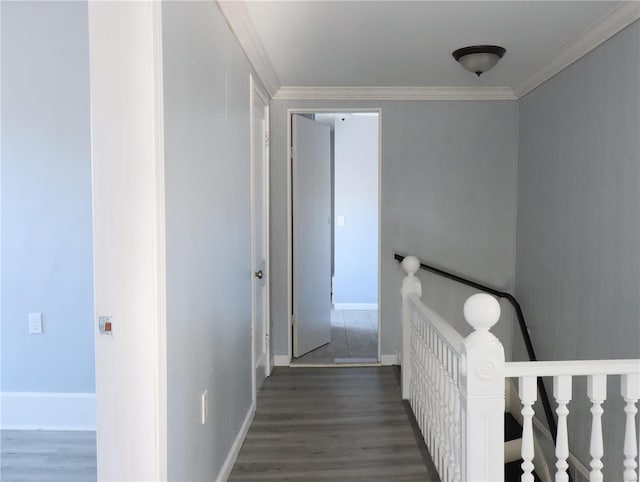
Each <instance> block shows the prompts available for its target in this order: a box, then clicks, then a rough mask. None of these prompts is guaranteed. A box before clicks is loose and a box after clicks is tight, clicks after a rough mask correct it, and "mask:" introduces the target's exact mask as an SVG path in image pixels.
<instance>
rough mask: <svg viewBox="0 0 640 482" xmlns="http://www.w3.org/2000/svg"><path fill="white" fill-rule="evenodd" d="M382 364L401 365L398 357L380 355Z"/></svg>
mask: <svg viewBox="0 0 640 482" xmlns="http://www.w3.org/2000/svg"><path fill="white" fill-rule="evenodd" d="M380 364H381V365H383V366H387V365H399V364H400V363H398V355H380Z"/></svg>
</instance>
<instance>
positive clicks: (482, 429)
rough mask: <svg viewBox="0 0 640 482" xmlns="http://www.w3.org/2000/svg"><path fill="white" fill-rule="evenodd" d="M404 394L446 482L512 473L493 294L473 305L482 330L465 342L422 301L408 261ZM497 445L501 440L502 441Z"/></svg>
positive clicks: (470, 317)
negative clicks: (507, 451)
mask: <svg viewBox="0 0 640 482" xmlns="http://www.w3.org/2000/svg"><path fill="white" fill-rule="evenodd" d="M402 266H403V268H404V269H405V271H406V272H407V276H406V277H405V278H404V280H403V281H402V295H403V339H402V347H403V348H402V396H403V398H404V399H405V400H408V401H409V403H410V404H411V407H412V409H413V412H414V414H415V416H416V420H417V421H418V425H419V426H420V430H421V431H422V435H423V437H424V440H425V443H426V445H427V447H428V449H429V451H430V453H431V456H432V458H433V460H434V464H435V465H436V468H437V470H438V473H439V474H440V478H441V479H442V480H443V481H462V480H465V481H478V482H480V481H482V482H487V481H493V480H502V478H503V471H504V448H503V432H504V349H503V347H502V344H501V343H500V341H499V340H498V339H497V338H496V337H495V336H494V335H493V334H491V333H490V332H489V329H490V328H491V327H492V326H493V325H495V324H496V323H497V321H498V319H499V318H500V305H499V304H498V302H497V301H496V299H495V298H493V297H492V296H490V295H486V294H478V295H474V296H472V297H471V298H469V299H468V300H467V302H466V303H465V307H464V314H465V318H466V320H467V322H468V323H469V324H470V325H471V326H472V327H473V328H474V330H475V331H474V332H473V333H472V334H471V335H469V336H468V337H467V338H463V337H462V336H461V335H460V334H459V333H458V332H457V331H456V330H455V329H454V328H453V327H452V326H451V325H450V324H449V323H447V322H446V321H445V320H444V319H443V318H442V317H441V316H440V315H438V314H437V313H435V312H434V311H432V310H431V309H429V308H428V307H426V306H425V305H424V304H423V303H422V302H421V301H420V297H421V295H422V285H421V283H420V280H419V279H418V278H417V277H416V276H415V273H416V272H417V271H418V269H419V268H420V262H419V261H418V259H417V258H415V257H413V256H408V257H406V258H405V259H404V260H403V261H402ZM496 440H497V441H498V443H496Z"/></svg>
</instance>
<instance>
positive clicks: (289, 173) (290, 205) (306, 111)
mask: <svg viewBox="0 0 640 482" xmlns="http://www.w3.org/2000/svg"><path fill="white" fill-rule="evenodd" d="M369 112H374V113H377V114H378V310H379V311H378V361H380V350H381V346H382V342H381V340H382V331H381V330H380V327H381V326H382V325H381V323H382V317H381V316H380V310H381V308H382V306H383V305H382V296H381V295H382V107H369V108H368V107H365V108H353V107H352V108H342V107H335V108H321V109H320V108H300V107H297V108H289V109H287V160H286V163H287V164H286V165H287V344H288V354H287V356H288V359H289V363H291V360H292V359H293V333H292V332H293V324H292V316H293V216H292V214H293V172H292V170H291V143H292V133H291V124H292V116H293V114H317V113H345V114H359V113H369ZM279 358H280V359H279V360H278V361H279V364H278V365H279V366H280V365H282V364H283V362H284V360H283V359H282V357H279ZM305 366H312V365H305ZM336 366H337V365H336ZM339 366H342V365H339ZM368 366H369V365H368Z"/></svg>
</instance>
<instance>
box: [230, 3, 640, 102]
mask: <svg viewBox="0 0 640 482" xmlns="http://www.w3.org/2000/svg"><path fill="white" fill-rule="evenodd" d="M225 3H226V2H225ZM620 3H622V2H615V1H562V2H561V1H439V2H436V1H302V0H296V1H248V2H246V3H245V4H246V6H247V12H248V15H247V17H248V19H249V20H250V23H253V26H252V28H254V29H255V32H254V36H255V34H257V37H258V38H259V43H261V44H262V46H263V47H264V52H263V54H266V56H267V57H268V60H269V61H270V63H271V64H272V66H273V68H274V70H275V74H276V75H277V77H278V81H279V84H280V86H296V87H311V86H313V87H373V86H375V87H399V86H402V87H436V86H438V87H442V86H446V87H472V88H477V87H507V88H510V89H512V90H517V89H518V87H519V86H521V85H522V84H523V83H525V82H526V81H527V79H529V78H530V77H531V76H532V75H534V74H535V73H536V71H539V70H540V69H541V68H543V67H544V66H545V64H547V63H548V62H550V61H552V60H553V59H554V58H555V57H556V56H558V53H559V52H560V51H561V50H562V49H563V48H565V47H567V46H569V47H570V46H571V44H572V42H574V41H575V40H576V38H577V37H579V36H580V35H581V34H584V33H585V32H587V33H588V31H589V30H590V29H593V28H594V26H595V25H596V24H597V23H598V22H600V21H601V20H602V19H603V18H604V17H606V16H607V15H608V14H609V12H611V11H612V10H614V9H616V8H617V7H619V6H620V5H619V4H620ZM627 3H629V2H627ZM633 3H637V2H633ZM477 44H495V45H501V46H503V47H505V48H506V49H507V53H506V55H505V57H504V58H503V59H502V60H501V61H500V62H499V63H498V65H497V66H496V67H495V68H494V69H493V70H491V71H489V72H487V73H485V74H484V75H482V77H480V78H477V77H476V76H475V75H473V74H472V73H470V72H467V71H465V70H464V69H462V67H460V66H459V65H458V63H457V62H455V60H454V59H453V57H452V56H451V52H452V51H453V50H455V49H457V48H460V47H464V46H467V45H477ZM565 50H566V49H565ZM574 60H575V59H574Z"/></svg>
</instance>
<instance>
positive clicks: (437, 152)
mask: <svg viewBox="0 0 640 482" xmlns="http://www.w3.org/2000/svg"><path fill="white" fill-rule="evenodd" d="M378 107H379V108H382V131H381V136H382V173H381V179H380V182H381V190H382V214H381V230H382V239H381V244H382V248H381V250H382V251H381V256H382V267H381V282H382V298H381V300H380V304H381V306H380V309H381V312H380V319H381V331H380V336H381V343H382V351H381V353H382V354H383V355H394V354H395V353H396V349H397V348H398V347H399V346H400V339H401V330H400V295H399V293H400V281H401V279H402V274H403V273H402V271H401V269H400V267H399V265H398V264H397V263H396V261H395V260H394V259H393V254H394V252H396V251H397V252H400V253H410V254H415V255H417V256H420V257H421V258H423V259H425V260H427V261H429V262H432V263H434V264H437V265H440V266H442V267H445V268H448V269H450V270H453V271H456V272H458V273H462V274H466V275H468V276H471V277H473V278H477V279H480V280H484V281H486V282H487V283H490V284H492V285H494V286H496V287H498V288H500V289H505V290H511V289H512V288H513V280H514V266H515V226H516V224H515V223H516V169H517V155H518V105H517V103H516V102H515V101H500V102H474V101H460V102H451V101H449V102H415V101H379V102H373V101H372V102H368V101H359V102H353V101H352V102H340V103H338V102H331V101H278V100H275V101H273V102H272V108H271V141H272V143H271V206H270V209H271V214H270V215H271V296H272V299H271V321H272V324H273V329H272V339H273V350H274V354H276V355H287V354H288V351H289V347H288V346H287V345H288V341H287V340H288V336H287V335H288V334H287V326H288V325H287V319H288V312H287V311H288V305H287V299H288V289H289V288H288V279H289V274H288V268H287V267H288V260H287V256H288V254H287V253H288V248H289V245H290V240H289V239H288V235H287V193H288V186H287V165H288V162H287V122H288V120H287V109H290V108H298V109H300V108H310V109H332V110H333V112H340V111H344V110H348V109H357V108H360V109H362V108H378ZM423 278H424V280H425V289H424V293H425V296H424V298H425V299H426V300H427V302H428V303H430V304H431V305H432V306H433V307H434V308H435V309H436V310H438V311H439V312H440V313H442V314H443V315H444V316H445V317H447V318H448V319H450V320H452V322H453V323H454V325H455V326H456V327H458V328H459V329H460V330H463V331H465V330H466V326H465V323H464V321H463V317H462V305H463V303H464V301H465V299H466V297H467V296H469V295H470V294H472V293H473V292H472V291H471V290H467V289H465V288H461V287H459V286H458V285H456V284H453V283H450V282H447V281H444V280H441V279H438V278H435V277H433V276H430V275H428V274H427V275H424V276H423ZM505 311H506V316H507V317H509V316H510V315H509V313H510V312H509V310H508V309H505ZM497 333H498V335H499V336H500V338H501V339H502V340H503V341H504V343H505V345H506V350H507V353H509V352H510V344H511V343H510V342H511V324H510V323H509V322H505V323H500V326H499V327H498V332H497Z"/></svg>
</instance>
